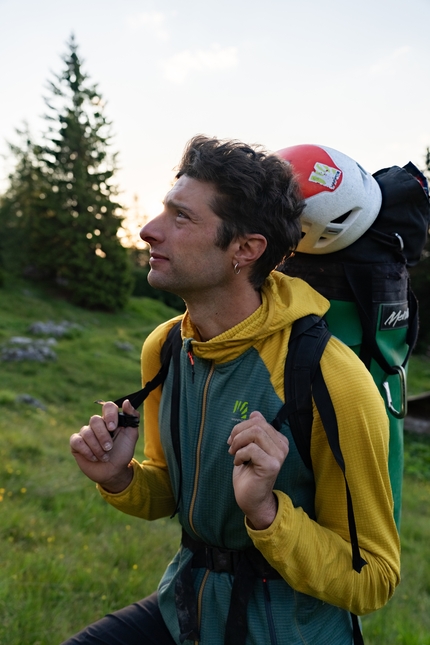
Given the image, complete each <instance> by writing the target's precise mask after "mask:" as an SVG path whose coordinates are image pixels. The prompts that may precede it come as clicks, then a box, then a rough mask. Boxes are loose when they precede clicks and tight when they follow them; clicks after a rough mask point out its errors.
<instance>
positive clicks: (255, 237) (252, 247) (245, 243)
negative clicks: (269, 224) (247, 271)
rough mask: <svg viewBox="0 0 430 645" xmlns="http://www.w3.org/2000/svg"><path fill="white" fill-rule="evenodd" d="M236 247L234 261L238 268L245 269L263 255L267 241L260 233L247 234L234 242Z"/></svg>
mask: <svg viewBox="0 0 430 645" xmlns="http://www.w3.org/2000/svg"><path fill="white" fill-rule="evenodd" d="M236 245H237V246H236V250H235V254H234V261H235V262H238V263H239V266H240V267H245V266H247V265H249V264H252V263H253V262H255V261H256V260H258V258H260V257H261V256H262V255H263V253H264V251H265V250H266V247H267V240H266V238H265V237H264V235H260V233H249V234H248V235H244V236H241V237H239V238H238V239H237V240H236Z"/></svg>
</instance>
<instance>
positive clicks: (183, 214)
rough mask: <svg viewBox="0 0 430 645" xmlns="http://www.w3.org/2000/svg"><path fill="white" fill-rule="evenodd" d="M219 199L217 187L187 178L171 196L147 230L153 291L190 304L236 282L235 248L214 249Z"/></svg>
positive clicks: (144, 231) (181, 179)
mask: <svg viewBox="0 0 430 645" xmlns="http://www.w3.org/2000/svg"><path fill="white" fill-rule="evenodd" d="M215 194H216V190H215V187H214V186H213V184H211V183H208V182H203V181H198V180H196V179H193V178H191V177H188V176H187V175H182V176H181V177H180V178H179V179H178V181H177V182H176V183H175V185H174V186H173V188H172V189H171V190H170V191H169V192H168V193H167V195H166V198H165V200H164V208H163V211H162V212H161V213H160V215H158V216H157V217H155V218H154V219H152V220H151V221H150V222H148V224H146V225H145V226H144V227H143V229H142V230H141V232H140V237H141V238H142V240H144V241H145V242H147V243H148V244H149V245H150V247H151V253H150V260H149V264H150V267H151V270H150V272H149V275H148V282H149V284H151V285H152V286H153V287H156V288H158V289H163V290H165V291H170V292H172V293H175V294H177V295H179V296H181V297H182V298H184V300H187V299H189V298H193V297H195V296H196V295H198V294H199V293H203V292H204V293H205V295H206V296H207V294H208V292H211V290H213V289H216V290H218V289H223V288H225V287H226V285H227V284H229V283H230V282H231V281H232V280H233V279H234V273H233V252H232V251H231V245H230V247H229V248H228V249H227V250H224V251H223V250H221V249H220V248H219V247H217V246H216V245H215V240H216V237H217V232H218V228H219V226H220V225H221V222H222V220H221V219H220V218H219V217H218V216H217V215H215V213H214V212H213V210H212V208H211V207H210V203H211V200H212V198H213V197H214V196H215ZM232 244H233V243H232Z"/></svg>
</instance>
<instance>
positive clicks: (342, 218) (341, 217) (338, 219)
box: [331, 210, 352, 224]
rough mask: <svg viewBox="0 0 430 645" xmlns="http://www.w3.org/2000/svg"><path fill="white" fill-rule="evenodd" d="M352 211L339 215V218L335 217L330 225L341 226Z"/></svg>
mask: <svg viewBox="0 0 430 645" xmlns="http://www.w3.org/2000/svg"><path fill="white" fill-rule="evenodd" d="M351 212H352V210H350V211H348V212H347V213H344V214H343V215H339V217H336V219H332V220H331V223H332V224H343V222H344V221H345V220H346V219H347V218H348V217H349V215H351Z"/></svg>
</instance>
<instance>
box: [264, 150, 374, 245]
mask: <svg viewBox="0 0 430 645" xmlns="http://www.w3.org/2000/svg"><path fill="white" fill-rule="evenodd" d="M276 154H277V155H278V156H279V157H281V159H284V160H285V161H288V162H289V163H291V165H292V166H293V168H294V171H295V174H296V177H297V179H298V181H299V184H300V187H301V190H302V194H303V197H304V198H305V202H306V205H305V209H304V211H303V214H302V216H301V223H302V239H301V241H300V243H299V245H298V247H297V250H298V251H300V253H312V254H320V253H321V254H322V253H333V252H334V251H340V250H341V249H344V248H345V247H346V246H349V245H350V244H352V243H353V242H355V240H357V239H358V238H359V237H361V236H362V235H363V233H364V232H365V231H367V229H368V228H369V227H370V226H371V225H372V223H373V222H374V221H375V219H376V217H377V215H378V213H379V211H380V209H381V203H382V194H381V189H380V188H379V185H378V183H377V182H376V180H375V179H374V178H373V177H372V175H371V174H370V173H368V172H366V170H364V169H363V168H362V167H361V166H360V165H359V164H358V163H357V162H356V161H354V160H353V159H351V157H348V156H347V155H345V154H343V153H342V152H339V151H338V150H333V148H328V147H327V146H317V145H308V144H304V145H298V146H292V147H290V148H284V149H282V150H278V152H277V153H276Z"/></svg>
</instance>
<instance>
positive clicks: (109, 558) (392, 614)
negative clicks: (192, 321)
mask: <svg viewBox="0 0 430 645" xmlns="http://www.w3.org/2000/svg"><path fill="white" fill-rule="evenodd" d="M0 312H1V315H0V345H1V344H2V343H4V342H6V341H7V340H8V339H9V338H10V337H11V336H18V335H19V336H28V335H29V334H28V327H29V325H30V324H31V323H32V322H35V321H48V320H53V321H55V322H60V321H62V320H68V321H70V322H74V323H77V324H79V325H80V326H81V331H75V332H74V333H71V334H70V335H69V336H68V337H66V338H62V339H59V340H58V344H57V346H56V347H55V351H56V353H57V355H58V358H57V360H56V361H53V362H49V363H44V364H40V363H29V362H26V363H23V362H21V363H5V362H3V363H0V366H1V370H0V437H1V442H0V500H1V501H0V540H1V544H2V549H1V553H0V618H1V620H0V643H2V644H3V643H4V644H5V645H59V643H60V642H62V640H64V639H65V638H67V637H68V636H70V635H71V634H72V633H74V632H76V631H77V630H79V629H80V628H82V627H83V626H85V625H87V624H88V623H90V622H92V621H94V620H96V619H97V618H99V617H101V616H102V615H104V614H105V613H106V612H108V611H112V610H115V609H117V608H120V607H123V606H125V605H127V604H129V603H131V602H133V601H134V600H136V599H138V598H141V597H143V596H144V595H146V594H149V593H151V592H152V591H153V590H154V589H155V588H156V586H157V583H158V581H159V579H160V577H161V575H162V572H163V571H164V569H165V566H166V563H167V562H168V561H169V559H170V558H171V557H172V556H173V554H174V553H175V551H176V548H177V545H178V543H179V533H180V531H179V526H178V524H177V522H176V520H168V519H166V520H158V521H157V522H152V523H149V522H144V521H142V520H139V519H137V518H133V517H130V516H126V515H123V514H122V513H118V511H116V510H114V509H113V508H111V507H109V506H108V505H107V504H105V503H104V501H103V500H102V499H101V498H100V496H99V495H98V493H97V492H96V491H95V488H94V486H93V484H92V483H91V482H89V481H88V480H87V479H86V478H85V477H84V476H83V475H82V474H81V473H80V471H79V470H78V468H77V467H76V465H75V462H74V460H73V458H72V457H71V455H70V453H69V449H68V440H69V436H70V434H71V433H72V432H74V431H77V430H78V429H79V428H80V426H81V425H82V424H84V423H85V422H86V421H87V419H88V417H89V416H90V415H91V414H94V413H97V411H98V407H97V406H96V405H94V403H93V401H94V400H95V399H98V398H116V397H118V396H121V395H123V394H126V393H127V392H129V391H134V390H135V389H138V387H139V386H140V363H139V354H140V347H141V345H142V342H143V340H144V338H145V336H146V335H147V334H148V333H149V332H150V331H151V330H152V329H153V328H154V327H155V326H156V325H157V324H158V323H159V322H160V321H162V320H165V319H167V318H168V317H170V316H172V315H174V314H175V312H174V311H173V310H170V309H168V308H167V307H165V306H164V305H162V304H161V303H159V302H156V301H154V300H147V299H133V300H131V302H130V304H129V306H128V307H127V309H126V310H125V311H124V312H122V313H118V314H107V313H100V312H89V311H85V310H82V309H78V308H75V307H73V306H71V305H69V304H68V303H67V302H65V301H63V300H61V299H56V298H54V297H52V295H50V294H47V293H46V292H45V291H43V290H42V289H38V288H36V287H35V286H34V285H29V284H27V283H24V282H23V283H17V282H13V283H10V284H9V283H8V284H7V286H6V287H5V288H3V289H0ZM117 342H122V343H125V342H126V343H129V344H130V345H131V346H132V347H133V351H128V352H127V351H124V350H121V349H119V348H118V346H117ZM410 382H412V383H413V384H414V385H413V387H414V388H415V391H420V390H430V360H429V359H425V358H421V357H413V359H412V360H411V365H410ZM20 394H29V395H31V396H32V397H34V398H35V399H37V400H39V401H40V403H41V404H43V406H44V408H45V409H39V408H35V407H33V406H30V405H25V404H22V403H17V402H16V397H17V396H18V395H20ZM137 450H138V452H141V451H142V447H141V444H140V445H139V444H138V449H137ZM405 452H406V477H405V487H404V506H403V518H402V549H403V556H402V557H403V579H402V583H401V585H400V586H399V588H398V590H397V591H396V593H395V595H394V597H393V599H392V600H391V601H390V603H389V604H388V605H387V607H386V608H384V609H383V610H381V611H379V612H376V613H375V614H373V615H371V616H368V617H366V618H365V619H364V620H363V625H364V632H365V636H366V639H365V640H366V645H396V644H401V645H403V644H404V645H430V540H429V539H428V536H429V535H430V518H429V514H428V499H429V495H430V442H428V441H426V440H425V439H422V438H421V439H419V440H418V439H416V438H414V437H412V436H409V435H408V436H407V437H406V451H405Z"/></svg>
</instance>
